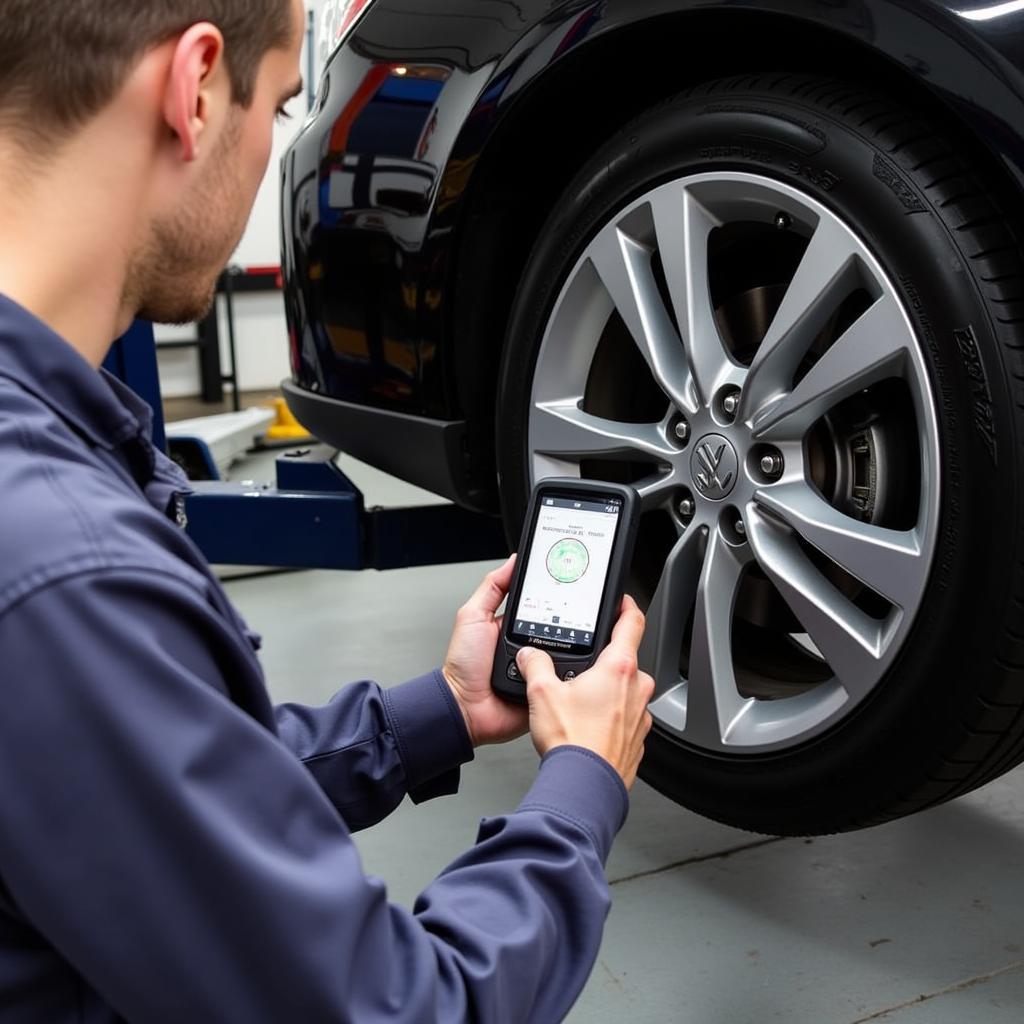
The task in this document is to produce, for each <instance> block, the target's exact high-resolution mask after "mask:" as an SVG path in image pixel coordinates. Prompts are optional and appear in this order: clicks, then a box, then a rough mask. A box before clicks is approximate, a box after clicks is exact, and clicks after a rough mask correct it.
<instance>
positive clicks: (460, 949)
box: [0, 297, 627, 1024]
mask: <svg viewBox="0 0 1024 1024" xmlns="http://www.w3.org/2000/svg"><path fill="white" fill-rule="evenodd" d="M149 426H150V424H149V410H148V407H147V406H146V405H145V404H144V403H143V402H141V401H140V400H139V399H138V398H137V397H136V396H135V395H134V394H133V393H132V392H131V391H129V390H128V389H127V388H126V387H124V386H123V385H122V384H121V383H120V382H119V381H117V380H115V379H114V378H111V377H109V376H107V375H105V374H103V373H101V372H98V371H96V370H94V369H93V368H92V367H91V366H89V365H88V364H87V363H86V362H85V360H84V359H82V357H81V356H80V355H79V354H78V353H77V352H76V351H75V350H74V349H73V348H72V347H71V346H70V345H68V344H67V343H66V342H65V341H64V340H63V339H62V338H60V337H59V336H58V335H57V334H55V333H54V332H53V331H52V330H50V329H49V328H48V327H46V326H45V325H44V324H42V323H41V322H40V321H39V320H38V319H36V318H35V317H33V316H32V315H30V314H29V313H28V312H27V311H25V310H24V309H22V308H21V307H20V306H18V305H16V304H15V303H14V302H12V301H10V300H9V299H6V298H3V297H0V522H2V529H0V680H2V683H0V685H2V694H0V1021H2V1022H3V1024H29V1022H31V1024H65V1022H68V1024H70V1022H79V1024H81V1022H88V1024H108V1022H111V1021H122V1020H127V1021H132V1022H136V1024H148V1022H167V1024H207V1022H209V1024H222V1022H223V1024H233V1022H238V1024H260V1022H264V1021H267V1022H274V1024H327V1022H341V1021H352V1022H356V1024H377V1022H383V1021H389V1022H397V1021H401V1022H412V1021H417V1022H419V1021H422V1022H427V1021H430V1022H434V1021H439V1022H444V1024H455V1022H460V1021H481V1022H485V1024H502V1022H506V1021H530V1022H539V1024H545V1022H549V1021H557V1020H560V1019H561V1018H562V1017H563V1016H564V1015H565V1013H566V1012H567V1011H568V1009H569V1007H570V1006H571V1005H572V1003H573V1001H574V1000H575V998H576V996H577V995H578V993H579V991H580V989H581V988H582V987H583V984H584V982H585V981H586V978H587V975H588V973H589V971H590V968H591V966H592V964H593V962H594V960H595V958H596V955H597V950H598V945H599V942H600V937H601V932H602V928H603V924H604V920H605V917H606V914H607V911H608V906H609V896H608V888H607V883H606V880H605V875H604V862H605V860H606V857H607V855H608V851H609V847H610V845H611V842H612V839H613V837H614V835H615V833H616V831H617V830H618V829H619V828H620V827H621V825H622V822H623V820H624V818H625V815H626V809H627V795H626V791H625V788H624V787H623V785H622V782H621V780H620V779H619V777H618V775H617V774H616V773H615V772H614V770H613V769H612V768H611V766H610V765H609V764H608V763H607V762H605V761H604V760H602V759H601V758H599V757H598V756H596V755H595V754H593V753H591V752H589V751H586V750H582V749H579V748H575V747H562V748H558V749H556V750H554V751H552V752H551V753H549V754H548V755H547V757H545V758H544V759H543V761H542V763H541V767H540V771H539V773H538V776H537V778H536V781H535V782H534V784H533V786H532V787H531V788H530V790H529V792H528V793H527V794H526V797H525V799H524V800H523V802H522V803H521V804H520V806H519V807H518V809H517V810H515V811H514V812H513V813H508V814H503V815H501V816H499V817H494V818H489V819H486V820H484V822H483V823H482V825H481V828H480V833H479V837H478V840H477V843H476V845H475V846H473V847H472V848H471V849H470V850H469V851H468V852H467V853H466V854H464V855H463V856H462V857H460V858H459V859H458V860H457V861H455V863H453V864H452V865H451V866H450V867H449V868H447V869H446V870H445V871H444V872H443V873H442V874H441V876H440V877H439V878H438V879H437V880H436V881H435V882H433V883H432V884H431V885H430V886H429V887H428V888H427V889H426V890H425V891H424V892H423V893H422V895H421V896H420V897H419V899H418V901H417V902H416V905H415V908H414V910H413V911H412V912H409V911H407V910H405V909H403V908H401V907H397V906H395V905H393V904H390V903H388V901H387V894H386V892H385V889H384V886H383V884H382V883H381V882H380V881H378V880H376V879H373V878H370V877H367V876H366V875H365V874H364V873H363V870H362V867H361V866H360V862H359V857H358V855H357V852H356V848H355V846H354V844H353V842H352V839H351V836H350V832H351V831H352V830H355V829H360V828H363V827H365V826H367V825H371V824H373V823H374V822H376V821H378V820H380V819H381V818H383V817H384V816H385V815H386V814H388V813H389V812H390V811H391V810H393V809H394V808H395V807H396V806H397V805H398V803H399V802H400V801H401V800H402V799H403V797H404V796H405V794H406V793H408V794H409V795H410V796H411V797H412V799H413V800H423V799H427V798H429V797H433V796H438V795H441V794H446V793H452V792H454V791H455V790H456V788H457V786H458V777H459V765H460V764H462V763H464V762H466V761H469V760H471V759H472V756H473V755H472V749H471V746H470V742H469V738H468V734H467V732H466V728H465V724H464V722H463V720H462V716H461V713H460V711H459V709H458V706H457V704H456V703H455V701H454V700H453V698H452V696H451V693H450V691H449V689H448V687H447V685H446V684H445V682H444V680H443V678H442V677H441V675H440V673H439V672H436V671H435V672H431V673H429V674H427V675H425V676H423V677H422V678H419V679H415V680H413V681H411V682H408V683H405V684H402V685H400V686H396V687H393V688H391V689H388V690H386V691H385V690H382V689H381V688H380V687H379V686H377V685H376V684H375V683H371V682H361V683H355V684H353V685H351V686H348V687H346V688H344V689H343V690H342V691H341V692H340V693H339V694H338V695H337V696H336V697H335V698H334V699H333V700H332V701H331V702H330V703H329V704H328V705H326V706H325V707H320V708H309V707H301V706H298V705H285V706H281V707H277V708H275V707H273V706H272V705H271V702H270V700H269V697H268V695H267V692H266V688H265V685H264V681H263V676H262V673H261V671H260V666H259V662H258V660H257V657H256V652H255V648H256V647H257V646H258V643H257V641H256V638H255V637H254V636H253V634H251V633H250V632H248V630H247V629H246V626H245V624H244V623H243V622H242V621H241V619H240V618H239V616H238V614H237V613H236V612H235V611H234V610H233V608H232V606H231V603H230V601H229V600H228V598H227V596H226V595H225V593H224V591H223V589H222V587H221V586H220V584H219V582H218V581H217V579H216V578H215V577H214V576H213V574H212V573H211V571H210V569H209V567H208V566H207V564H206V562H205V560H204V559H203V557H202V555H201V554H200V552H199V551H198V549H197V548H196V547H195V545H194V544H193V543H192V542H191V540H190V539H189V538H188V536H187V535H186V534H185V533H184V531H183V530H182V529H181V528H180V527H179V525H178V524H177V523H176V521H175V516H174V511H175V506H176V503H177V500H178V497H179V496H180V493H181V492H182V490H184V489H185V488H186V487H187V483H186V481H185V479H184V477H183V476H182V475H181V473H180V472H179V471H178V469H177V468H176V467H175V466H174V465H173V464H172V463H171V462H170V460H168V459H167V458H165V457H164V456H163V455H162V454H161V453H160V452H159V451H157V450H156V449H154V447H153V445H152V444H151V442H150V440H149Z"/></svg>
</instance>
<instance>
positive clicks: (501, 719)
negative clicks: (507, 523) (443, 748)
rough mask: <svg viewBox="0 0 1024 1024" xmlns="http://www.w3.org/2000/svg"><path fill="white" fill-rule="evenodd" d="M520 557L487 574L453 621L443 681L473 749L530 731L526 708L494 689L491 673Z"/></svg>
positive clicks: (510, 559)
mask: <svg viewBox="0 0 1024 1024" xmlns="http://www.w3.org/2000/svg"><path fill="white" fill-rule="evenodd" d="M515 564H516V556H515V555H512V557H511V558H509V560H508V561H507V562H506V563H505V564H504V565H503V566H501V567H500V568H498V569H495V570H494V571H493V572H489V573H488V574H487V575H486V576H485V577H484V581H483V583H481V584H480V586H479V587H477V590H476V593H474V594H473V596H472V597H471V598H470V599H469V600H468V601H467V602H466V603H465V604H464V605H463V606H462V607H461V608H460V609H459V611H458V614H457V615H456V616H455V632H454V633H452V640H451V643H450V644H449V645H448V655H447V657H446V658H445V660H444V668H443V669H442V671H443V672H444V677H445V679H446V680H447V682H448V685H449V686H450V687H451V689H452V693H453V694H455V699H456V701H458V704H459V707H460V708H461V709H462V715H463V717H464V718H465V719H466V728H467V729H468V730H469V738H470V739H471V740H472V741H473V746H474V747H479V746H483V745H484V744H485V743H504V742H505V741H506V740H512V739H515V738H516V737H517V736H522V735H523V734H524V733H525V732H526V730H527V728H528V726H529V716H528V713H527V710H526V708H525V707H520V706H518V705H516V704H509V703H508V702H507V701H504V700H502V699H501V698H500V697H499V696H498V695H497V694H496V693H495V692H494V691H493V690H492V689H491V669H492V667H493V665H494V652H495V650H496V649H497V646H498V634H499V633H500V632H501V617H500V616H496V615H495V612H496V611H497V610H498V606H499V605H500V604H501V602H502V601H504V600H505V595H506V594H507V593H508V588H509V583H510V582H511V580H512V570H513V569H514V568H515Z"/></svg>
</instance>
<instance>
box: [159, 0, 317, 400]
mask: <svg viewBox="0 0 1024 1024" xmlns="http://www.w3.org/2000/svg"><path fill="white" fill-rule="evenodd" d="M323 2H324V0H306V7H307V9H310V10H314V11H315V14H316V18H317V23H318V24H319V11H320V8H321V7H322V6H323ZM306 68H307V63H306V50H305V47H303V53H302V73H303V77H305V75H306V73H307V72H306ZM307 109H308V107H307V102H306V93H303V95H301V96H298V97H296V98H295V99H294V100H292V102H291V103H290V104H289V105H288V113H290V114H291V115H292V118H291V120H289V121H284V122H282V123H279V124H277V125H275V127H274V148H273V152H272V153H271V157H270V164H269V166H268V168H267V176H266V178H265V179H264V181H263V184H262V186H261V187H260V191H259V194H258V195H257V197H256V204H255V206H254V207H253V211H252V216H251V218H250V219H249V225H248V228H247V229H246V232H245V235H244V237H243V238H242V241H241V242H240V243H239V246H238V248H237V249H236V250H235V254H234V255H233V256H232V257H231V263H233V264H238V265H239V266H243V267H245V266H257V265H260V266H266V265H277V264H279V263H280V262H281V249H280V244H281V243H280V212H279V204H280V187H281V170H280V163H281V157H282V156H283V155H284V152H285V150H286V149H287V148H288V144H289V142H291V140H292V138H293V137H294V136H295V133H296V132H297V131H298V129H299V125H301V123H302V120H303V118H304V117H305V116H306V112H307ZM218 305H219V306H220V336H221V365H222V367H223V369H224V372H225V373H227V372H228V370H229V362H228V350H227V323H226V320H225V317H224V309H223V305H224V304H223V301H221V302H219V303H218ZM194 336H195V328H194V327H185V328H177V327H157V329H156V338H157V345H158V357H157V359H158V363H159V368H160V387H161V390H162V391H163V394H164V395H165V396H166V397H167V398H180V397H184V396H192V395H198V394H199V392H200V384H199V355H198V352H197V351H196V349H175V350H173V351H166V350H165V351H159V343H160V341H162V340H170V339H173V338H182V337H194ZM235 337H236V344H237V352H238V379H239V384H240V386H241V388H242V390H243V391H253V390H263V389H268V388H275V387H277V385H278V384H279V383H280V382H281V380H282V379H283V378H285V377H287V376H288V375H289V373H290V369H289V366H288V335H287V330H286V325H285V317H284V304H283V301H282V297H281V293H280V292H257V293H255V294H249V295H237V296H235Z"/></svg>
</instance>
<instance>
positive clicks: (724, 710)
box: [684, 529, 752, 747]
mask: <svg viewBox="0 0 1024 1024" xmlns="http://www.w3.org/2000/svg"><path fill="white" fill-rule="evenodd" d="M743 564H744V563H743V560H742V558H741V557H740V556H739V555H738V554H737V552H736V550H735V549H733V548H732V547H730V546H729V545H728V544H727V543H726V542H725V540H724V539H723V537H722V535H721V533H720V531H719V530H717V529H712V531H711V536H710V539H709V540H708V550H707V554H706V555H705V558H704V568H703V571H702V572H701V577H700V584H699V585H698V588H697V607H696V611H695V613H694V620H693V640H692V642H691V644H690V672H689V681H688V684H687V695H686V727H685V730H684V735H685V737H686V738H687V739H688V740H689V741H690V742H692V743H695V744H697V745H699V746H709V745H710V746H715V747H717V746H720V745H721V744H722V743H725V742H727V741H728V737H729V731H730V729H732V727H733V726H734V725H735V724H736V722H737V721H738V720H739V718H740V716H741V715H742V714H743V712H744V711H745V710H746V708H747V707H748V706H749V705H750V704H751V703H752V699H750V698H744V697H741V696H740V693H739V690H738V689H737V686H736V673H735V669H734V667H733V662H732V613H733V605H734V604H735V601H736V593H737V591H738V590H739V582H740V577H741V576H742V574H743Z"/></svg>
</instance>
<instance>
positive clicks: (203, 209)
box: [0, 0, 304, 322]
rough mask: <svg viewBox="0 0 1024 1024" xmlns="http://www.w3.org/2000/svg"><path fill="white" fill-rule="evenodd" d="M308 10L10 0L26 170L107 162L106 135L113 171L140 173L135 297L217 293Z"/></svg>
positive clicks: (154, 308) (3, 128) (193, 1)
mask: <svg viewBox="0 0 1024 1024" xmlns="http://www.w3.org/2000/svg"><path fill="white" fill-rule="evenodd" d="M303 22H304V11H303V5H302V2H301V0H131V2H126V0H44V2H40V0H0V136H2V137H6V139H7V140H8V144H9V145H10V144H13V145H14V146H16V147H17V150H18V154H19V161H18V162H19V163H20V164H21V165H22V166H23V167H24V168H27V171H26V174H27V175H28V176H29V177H33V176H34V175H33V170H36V171H38V172H39V173H40V174H42V173H45V172H46V171H47V169H48V168H49V167H50V166H52V165H55V164H56V163H58V162H60V161H61V160H62V159H71V158H72V156H73V158H74V159H75V160H76V161H78V162H80V164H81V167H80V170H81V172H82V173H83V174H92V175H95V174H96V173H97V170H98V169H99V170H100V172H101V173H102V163H103V161H102V154H103V152H104V149H106V150H108V151H109V152H108V157H109V161H113V162H116V161H123V162H124V163H123V168H122V169H121V177H120V179H118V178H117V175H116V174H113V173H112V174H111V184H112V185H114V186H115V187H124V185H125V174H128V175H129V176H130V180H131V188H130V192H131V202H132V203H133V209H132V218H131V220H130V221H129V222H128V223H127V226H126V229H125V230H124V232H123V234H125V235H127V236H128V237H122V238H121V239H120V244H121V245H122V247H123V252H124V256H125V257H126V258H125V261H124V263H125V266H124V281H123V297H122V299H123V302H122V305H123V307H124V310H125V311H126V312H130V313H138V314H140V315H143V316H146V317H149V318H151V319H155V320H160V321H172V322H173V321H185V320H191V319H197V318H198V317H199V316H201V315H202V314H203V312H204V311H205V309H206V308H208V306H209V303H210V301H211V298H212V294H213V287H214V283H215V281H216V277H217V274H218V273H219V271H220V270H221V269H222V268H223V266H224V264H225V262H226V261H227V259H228V258H229V257H230V254H231V252H232V251H233V249H234V247H235V246H236V245H237V243H238V241H239V239H240V237H241V234H242V232H243V230H244V227H245V223H246V221H247V219H248V216H249V212H250V210H251V207H252V202H253V200H254V198H255V194H256V190H257V189H258V187H259V183H260V181H261V179H262V177H263V174H264V172H265V170H266V165H267V160H268V159H269V154H270V146H271V138H272V126H273V120H274V115H275V114H276V113H277V112H278V111H279V110H280V108H281V107H282V105H283V104H284V102H286V100H287V99H288V98H289V97H290V96H291V95H293V94H294V93H295V92H296V91H297V90H298V89H299V88H301V78H300V75H299V70H298V68H299V53H300V50H301V45H302V35H303V31H302V29H303ZM112 147H113V148H112ZM97 157H99V159H96V158H97ZM115 182H117V185H115ZM110 198H111V200H112V201H116V200H117V197H116V196H111V197H110ZM127 198H128V197H127V196H125V199H126V200H127ZM124 220H125V218H124V217H123V216H122V217H120V218H119V223H121V222H123V221H124ZM0 290H2V283H0Z"/></svg>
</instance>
